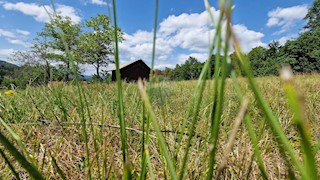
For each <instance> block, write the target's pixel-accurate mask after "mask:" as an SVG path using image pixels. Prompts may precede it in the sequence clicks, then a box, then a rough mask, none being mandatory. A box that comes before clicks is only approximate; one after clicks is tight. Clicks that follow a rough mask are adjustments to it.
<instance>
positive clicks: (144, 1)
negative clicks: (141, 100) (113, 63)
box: [0, 0, 313, 75]
mask: <svg viewBox="0 0 320 180" xmlns="http://www.w3.org/2000/svg"><path fill="white" fill-rule="evenodd" d="M110 2H112V1H111V0H54V3H55V8H56V10H57V12H58V13H60V14H61V15H64V16H69V17H70V18H71V20H72V21H73V22H74V23H83V22H84V21H85V20H88V19H90V18H91V17H94V16H96V15H97V14H98V13H100V14H107V15H109V14H110V11H109V9H110V10H111V9H112V5H111V4H110ZM209 2H210V4H211V6H212V8H211V11H212V12H213V14H214V16H215V17H217V16H218V14H219V10H218V1H212V0H211V1H210V0H209ZM312 3H313V1H311V0H259V1H252V0H234V6H233V17H232V18H233V19H232V23H233V30H234V32H235V33H236V35H237V36H238V39H239V40H240V43H241V47H242V50H243V51H244V52H249V51H250V50H251V49H252V48H254V47H257V46H264V47H267V45H268V44H269V43H271V42H272V41H274V40H275V41H279V42H280V44H284V43H285V42H286V41H287V40H290V39H294V38H296V37H297V36H298V35H299V33H301V32H303V26H304V25H305V23H306V21H305V20H304V19H303V18H304V17H305V15H306V14H307V12H308V7H310V6H311V5H312ZM43 6H45V7H46V9H47V10H48V11H49V12H51V11H52V8H51V7H50V0H42V2H41V1H39V0H24V1H22V0H10V1H9V0H0V60H6V61H10V55H11V53H12V52H14V51H17V50H20V51H24V50H28V49H29V48H30V46H32V43H33V39H34V38H35V37H36V34H37V32H40V31H41V29H42V28H43V27H44V24H45V23H46V22H48V21H49V19H50V18H49V16H48V14H47V12H46V10H45V8H44V7H43ZM116 9H117V23H118V26H119V27H120V28H121V29H122V31H123V32H124V41H122V42H121V43H120V44H119V55H120V61H121V62H122V63H125V62H129V61H134V60H138V59H143V60H144V61H145V62H146V63H147V64H148V65H150V64H151V54H152V42H153V26H154V25H153V24H154V17H155V1H154V0H120V1H116ZM214 32H215V28H214V26H212V25H211V23H210V21H209V18H208V14H207V12H206V10H205V6H204V1H202V0H159V14H158V26H157V41H156V44H157V45H156V58H155V68H159V69H163V68H165V67H170V68H173V67H175V65H176V64H182V63H184V62H185V60H187V59H188V57H189V56H193V57H195V58H197V59H198V60H199V61H202V62H203V61H205V59H207V57H208V47H209V44H210V42H209V41H210V38H209V37H212V35H213V33H214ZM82 68H83V70H84V74H87V75H90V74H94V72H95V71H94V68H93V67H92V66H88V65H85V66H82Z"/></svg>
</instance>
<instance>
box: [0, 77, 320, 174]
mask: <svg viewBox="0 0 320 180" xmlns="http://www.w3.org/2000/svg"><path fill="white" fill-rule="evenodd" d="M294 80H295V83H296V87H297V89H299V92H300V93H301V94H302V95H303V98H304V99H305V104H304V109H305V112H306V115H307V116H306V117H307V118H306V119H305V120H306V121H308V122H309V124H310V130H311V131H312V134H313V137H312V138H313V140H314V141H313V144H314V145H317V146H315V147H316V149H318V142H317V140H318V139H319V138H320V133H319V132H320V131H319V121H320V119H319V115H318V113H319V112H320V103H319V100H320V91H319V89H320V76H319V75H300V76H296V77H295V78H294ZM256 81H257V84H258V87H259V88H260V89H261V91H262V94H263V95H264V97H265V98H266V101H267V102H268V103H269V104H270V107H271V109H272V110H273V112H274V114H275V115H276V117H277V118H278V119H279V121H280V124H281V128H282V129H283V131H284V132H285V134H286V136H287V137H288V139H289V142H290V144H291V145H292V146H293V147H294V149H295V150H296V151H297V152H299V150H300V143H299V141H300V140H299V135H298V134H297V133H298V132H297V128H296V126H295V123H294V122H293V114H292V112H290V108H289V107H288V103H287V101H286V96H285V93H284V90H283V88H282V85H281V81H280V79H279V78H278V77H264V78H257V79H256ZM226 82H227V84H226V87H225V91H224V93H225V101H224V104H223V106H224V107H223V112H222V117H221V122H220V133H219V136H218V149H217V160H216V161H217V163H216V165H215V167H214V169H215V173H217V172H218V171H217V170H218V169H219V167H220V165H221V164H222V162H223V160H226V165H225V167H224V168H223V169H222V170H221V173H220V176H221V177H223V178H225V179H246V178H248V179H260V178H261V172H260V171H259V167H258V165H257V163H256V162H255V160H254V155H253V153H254V152H253V147H252V145H251V142H250V137H249V135H248V131H247V128H246V126H245V124H244V122H241V125H240V127H239V128H238V130H237V132H236V137H235V139H234V144H233V147H232V148H231V149H230V153H228V154H227V156H226V157H225V155H224V151H225V150H226V148H227V145H228V139H229V138H230V136H231V132H232V130H233V124H234V122H235V119H236V117H237V114H238V113H239V106H241V104H240V103H239V100H238V98H237V96H236V92H235V90H234V88H233V86H232V83H231V79H227V80H226ZM239 82H240V88H241V90H242V92H244V95H245V96H246V97H247V98H248V100H249V101H250V103H249V105H248V110H247V111H248V113H249V114H250V116H251V117H252V118H251V121H252V125H253V126H254V132H255V133H256V134H257V137H258V140H259V147H260V150H261V156H262V159H263V161H264V165H265V168H266V170H267V171H266V172H267V177H268V178H269V179H286V178H288V177H289V174H288V166H287V165H286V162H285V161H284V160H283V158H282V155H281V151H280V150H279V149H278V148H277V143H276V141H275V137H274V136H273V134H272V131H271V129H270V127H269V126H267V124H266V120H265V116H264V115H263V113H262V112H261V110H260V109H259V108H258V105H257V102H256V100H255V98H254V96H253V94H252V93H251V91H250V90H249V89H248V85H247V82H246V79H245V78H240V79H239ZM196 83H197V82H196V81H181V82H158V83H155V84H154V86H153V87H152V88H153V91H152V92H153V93H152V95H151V96H150V98H151V102H152V107H153V108H154V112H155V115H156V117H157V122H158V123H159V126H160V129H161V131H162V135H163V137H164V138H165V141H166V144H167V147H168V150H169V152H170V154H171V155H172V157H173V156H174V154H175V153H176V150H177V146H178V143H177V141H178V140H177V139H178V137H179V135H180V133H181V132H179V130H180V129H181V126H182V122H183V119H185V117H186V113H187V111H186V110H187V109H188V105H189V104H190V101H191V98H190V97H192V94H193V90H194V87H195V84H196ZM208 84H209V85H208V86H207V87H206V88H205V89H204V95H203V102H202V103H201V105H200V109H199V114H198V117H197V118H198V123H197V125H196V126H195V128H194V132H195V136H194V138H193V139H192V143H191V146H190V156H189V162H188V165H187V172H186V176H185V177H186V178H188V179H203V178H204V177H205V176H206V173H207V171H208V151H209V150H208V149H209V147H208V141H209V137H210V136H209V134H210V125H209V124H210V123H209V122H210V117H211V116H210V115H211V108H212V100H211V98H210V94H211V92H212V90H213V87H212V86H211V85H210V84H212V81H208ZM82 88H83V93H84V94H85V97H86V100H85V102H86V103H85V108H84V109H85V113H84V116H85V118H86V119H87V120H86V122H87V123H86V127H87V128H86V131H87V133H86V134H87V136H88V150H89V157H90V167H88V166H87V165H88V164H86V161H85V158H86V155H85V154H86V143H85V141H84V137H83V133H82V131H81V126H82V125H83V124H82V123H81V118H82V117H81V114H82V113H81V112H80V111H81V109H80V107H81V106H82V105H81V104H80V103H81V100H80V99H79V96H77V95H76V94H77V87H76V86H73V85H70V86H64V85H59V86H54V87H46V86H41V87H28V88H27V89H26V90H18V91H16V93H15V94H12V95H5V94H3V93H1V96H0V101H1V103H0V104H1V120H3V121H4V122H5V123H6V124H7V125H8V126H10V127H11V128H12V130H13V131H14V132H15V133H16V135H17V136H19V137H20V138H21V142H22V143H23V144H24V145H25V148H26V151H27V152H28V153H29V156H30V159H32V161H33V162H34V163H35V164H37V168H38V169H39V171H40V172H41V173H42V174H43V175H44V176H45V177H46V178H49V179H58V178H59V173H58V172H57V167H59V169H61V171H62V172H63V174H64V175H65V177H66V178H67V179H85V178H86V177H88V168H90V169H91V173H92V178H93V179H99V178H101V177H105V178H107V179H121V177H122V176H123V172H122V155H121V154H122V153H121V148H120V147H121V137H120V136H121V135H120V133H119V132H120V126H118V106H117V104H118V102H117V96H116V93H117V88H116V84H103V83H101V84H88V85H83V87H82ZM123 98H124V115H125V120H126V128H127V129H126V132H127V145H128V147H127V148H128V157H127V158H128V159H129V160H130V164H131V171H132V172H131V173H132V176H133V178H134V179H136V178H138V177H139V175H140V172H141V160H142V157H141V155H142V153H141V151H142V150H141V143H142V142H141V140H142V139H141V137H142V133H143V130H142V129H141V124H142V119H143V109H142V104H143V102H142V99H141V96H140V94H139V90H138V87H137V84H136V83H128V84H126V83H124V84H123ZM89 119H90V120H89ZM241 121H242V120H241ZM1 132H2V133H3V134H4V135H6V136H7V137H12V136H10V132H9V131H8V129H6V128H5V127H4V126H1ZM188 136H190V134H187V133H185V134H184V135H183V139H182V148H181V149H180V151H179V152H178V153H177V156H178V158H177V159H178V161H177V162H176V169H180V164H181V157H182V156H183V153H184V149H185V148H186V147H185V145H186V141H187V138H188ZM10 139H11V140H12V141H13V138H10ZM17 145H18V144H17ZM1 149H2V151H5V150H4V149H3V148H1ZM148 149H149V154H150V161H151V164H150V165H151V166H152V169H153V173H154V177H155V178H156V179H163V178H165V177H168V176H169V175H168V171H167V170H166V169H165V168H164V167H165V165H164V164H165V161H164V157H163V156H162V152H161V148H159V144H158V141H157V136H156V134H155V132H154V129H153V128H151V132H150V142H149V147H148ZM22 152H23V151H22ZM299 154H300V153H299ZM317 154H319V153H317ZM300 156H301V154H300ZM316 157H317V159H316V160H317V164H318V163H319V155H317V156H316ZM8 158H9V159H10V160H11V162H12V165H13V166H14V167H15V168H16V169H15V171H16V172H17V173H18V174H19V176H20V177H21V178H28V177H29V175H28V173H27V172H26V171H25V170H23V169H22V168H20V166H19V164H18V162H17V161H14V160H12V158H11V157H8ZM300 158H302V157H300ZM55 163H56V164H57V166H55V165H54V164H55ZM0 164H1V166H0V172H1V175H0V176H1V178H2V179H13V178H14V175H13V173H12V171H10V167H9V166H8V165H6V162H5V160H4V159H3V158H0ZM317 168H318V169H319V168H320V167H319V166H318V167H317ZM102 174H103V175H102ZM215 175H217V174H215Z"/></svg>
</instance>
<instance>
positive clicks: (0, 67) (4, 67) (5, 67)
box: [0, 60, 19, 75]
mask: <svg viewBox="0 0 320 180" xmlns="http://www.w3.org/2000/svg"><path fill="white" fill-rule="evenodd" d="M16 68H19V66H17V65H15V64H11V63H8V62H6V61H3V60H0V72H1V74H0V75H3V74H2V72H6V71H12V70H14V69H16Z"/></svg>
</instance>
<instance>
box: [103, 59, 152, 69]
mask: <svg viewBox="0 0 320 180" xmlns="http://www.w3.org/2000/svg"><path fill="white" fill-rule="evenodd" d="M138 61H142V62H143V63H144V64H146V63H145V62H144V61H143V60H142V59H139V60H135V61H130V62H125V63H120V67H119V69H122V68H124V67H127V66H129V65H131V64H133V63H135V62H138ZM146 65H147V64H146ZM147 66H148V65H147ZM148 67H149V66H148ZM114 70H116V66H114V67H113V68H111V69H110V70H109V71H114Z"/></svg>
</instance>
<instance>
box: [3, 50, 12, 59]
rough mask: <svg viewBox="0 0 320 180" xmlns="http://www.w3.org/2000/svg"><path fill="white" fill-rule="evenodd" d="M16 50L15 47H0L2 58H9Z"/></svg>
mask: <svg viewBox="0 0 320 180" xmlns="http://www.w3.org/2000/svg"><path fill="white" fill-rule="evenodd" d="M13 52H14V49H0V58H7V57H9V56H11V54H12V53H13Z"/></svg>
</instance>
